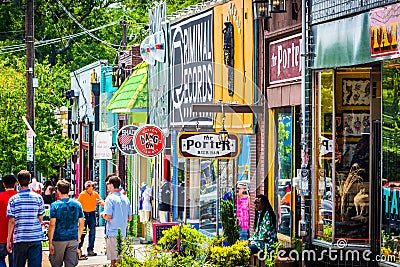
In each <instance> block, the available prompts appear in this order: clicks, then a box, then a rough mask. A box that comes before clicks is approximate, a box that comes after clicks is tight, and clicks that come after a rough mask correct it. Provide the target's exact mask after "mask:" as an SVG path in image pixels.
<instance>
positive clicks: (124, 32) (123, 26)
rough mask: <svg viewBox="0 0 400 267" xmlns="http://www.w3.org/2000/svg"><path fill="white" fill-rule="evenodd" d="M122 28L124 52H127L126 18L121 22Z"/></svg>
mask: <svg viewBox="0 0 400 267" xmlns="http://www.w3.org/2000/svg"><path fill="white" fill-rule="evenodd" d="M119 24H120V25H121V26H122V47H121V48H122V51H123V52H125V50H126V27H127V24H128V22H127V21H126V17H125V16H124V19H123V20H122V21H120V23H119Z"/></svg>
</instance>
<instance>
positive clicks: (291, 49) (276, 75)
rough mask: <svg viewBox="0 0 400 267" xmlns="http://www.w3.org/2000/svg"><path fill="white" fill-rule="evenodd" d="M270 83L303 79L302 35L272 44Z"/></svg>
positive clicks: (270, 47) (270, 46)
mask: <svg viewBox="0 0 400 267" xmlns="http://www.w3.org/2000/svg"><path fill="white" fill-rule="evenodd" d="M269 49H270V74H269V80H270V83H271V84H273V83H277V82H284V81H290V80H294V79H300V78H301V53H300V50H301V34H296V35H294V36H290V37H288V38H284V39H281V40H278V41H276V42H271V43H270V45H269Z"/></svg>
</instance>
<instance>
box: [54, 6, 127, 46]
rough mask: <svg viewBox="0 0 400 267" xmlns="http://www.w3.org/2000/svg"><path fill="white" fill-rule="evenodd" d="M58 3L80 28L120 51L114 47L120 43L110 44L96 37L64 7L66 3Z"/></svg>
mask: <svg viewBox="0 0 400 267" xmlns="http://www.w3.org/2000/svg"><path fill="white" fill-rule="evenodd" d="M56 1H57V3H58V4H59V5H60V6H61V8H62V9H63V10H64V12H65V13H66V14H67V15H68V16H69V17H70V18H71V19H72V20H73V21H74V22H75V23H76V25H78V26H79V28H81V29H82V30H84V31H85V32H87V33H88V34H89V36H90V37H92V38H94V39H96V40H97V41H99V42H101V43H102V44H104V45H106V46H108V47H110V48H111V49H114V50H115V51H118V49H116V48H114V47H118V48H119V47H120V46H119V45H115V44H110V43H108V42H106V41H103V40H101V39H100V38H98V37H96V36H95V35H93V34H92V33H91V32H89V31H88V30H87V29H86V28H85V27H83V26H82V24H80V23H79V21H78V20H77V19H76V18H75V17H74V16H73V15H72V14H71V13H69V11H68V10H67V9H66V8H65V7H64V5H63V4H62V3H61V2H60V1H59V0H56Z"/></svg>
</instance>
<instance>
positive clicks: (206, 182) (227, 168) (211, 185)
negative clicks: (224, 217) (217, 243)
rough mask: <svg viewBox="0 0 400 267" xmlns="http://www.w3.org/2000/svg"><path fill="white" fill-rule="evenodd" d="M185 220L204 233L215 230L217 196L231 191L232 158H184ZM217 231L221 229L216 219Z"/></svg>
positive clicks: (234, 172)
mask: <svg viewBox="0 0 400 267" xmlns="http://www.w3.org/2000/svg"><path fill="white" fill-rule="evenodd" d="M199 170H200V171H199ZM185 173H186V183H185V196H186V199H185V201H184V203H186V204H185V209H186V212H185V219H186V222H188V223H191V224H193V225H196V226H198V229H199V230H201V231H202V232H203V233H205V234H209V235H216V233H217V230H216V229H217V225H216V224H217V219H216V218H217V198H218V193H219V199H220V200H222V199H225V198H229V197H233V196H234V194H235V184H236V181H237V160H236V159H206V158H204V159H187V160H186V171H185ZM219 231H222V226H221V221H219Z"/></svg>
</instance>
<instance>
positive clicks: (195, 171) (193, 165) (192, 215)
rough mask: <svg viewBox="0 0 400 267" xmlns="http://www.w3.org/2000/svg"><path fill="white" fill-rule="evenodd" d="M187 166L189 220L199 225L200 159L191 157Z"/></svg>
mask: <svg viewBox="0 0 400 267" xmlns="http://www.w3.org/2000/svg"><path fill="white" fill-rule="evenodd" d="M186 168H187V169H188V174H189V175H188V176H187V177H188V178H189V179H188V182H187V184H188V186H187V190H188V198H187V199H186V201H187V202H186V205H187V206H186V207H187V222H189V223H192V224H194V225H198V224H199V219H200V181H201V172H199V170H200V160H199V159H189V160H188V161H187V165H186Z"/></svg>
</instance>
